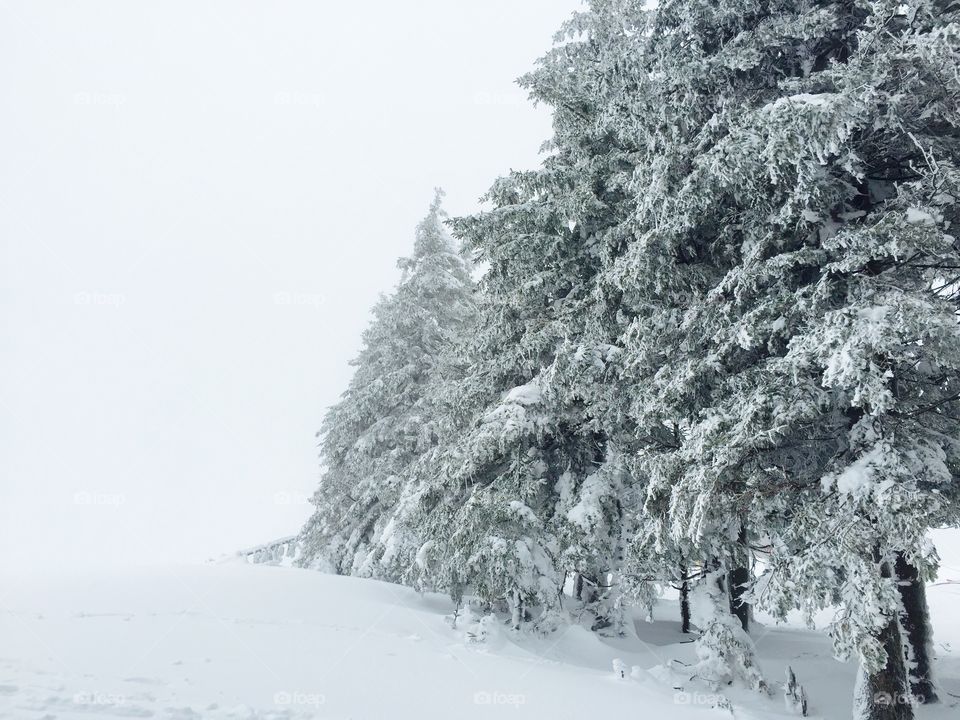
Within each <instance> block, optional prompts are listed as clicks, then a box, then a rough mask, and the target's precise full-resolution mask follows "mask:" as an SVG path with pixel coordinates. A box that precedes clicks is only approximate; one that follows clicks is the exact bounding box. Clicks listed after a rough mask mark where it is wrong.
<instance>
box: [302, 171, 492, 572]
mask: <svg viewBox="0 0 960 720" xmlns="http://www.w3.org/2000/svg"><path fill="white" fill-rule="evenodd" d="M441 199H442V192H441V191H439V190H438V191H437V194H436V197H435V198H434V201H433V203H432V205H431V206H430V212H429V213H428V215H427V216H426V218H424V220H423V221H422V222H421V223H420V224H419V225H418V227H417V230H416V240H415V244H414V251H413V255H412V256H410V257H408V258H403V259H401V260H400V261H399V262H398V265H399V267H400V269H401V270H402V271H403V275H402V279H401V281H400V283H399V285H398V286H397V288H396V289H395V290H394V292H393V293H392V294H390V295H388V296H386V297H383V298H382V299H381V300H380V301H379V302H378V303H377V305H376V306H375V307H374V309H373V319H372V321H371V323H370V325H369V327H368V328H367V330H366V331H365V332H364V335H363V347H362V349H361V351H360V354H359V355H358V356H357V358H356V359H355V360H354V361H353V365H354V366H355V368H356V370H355V372H354V376H353V378H352V380H351V382H350V386H349V388H348V389H347V391H346V393H344V395H343V397H342V399H341V400H340V401H339V402H338V403H337V404H336V405H334V406H333V407H331V408H330V410H329V411H328V412H327V415H326V417H325V418H324V423H323V428H322V441H321V458H322V462H323V473H322V477H321V481H320V486H319V488H318V489H317V492H316V494H315V496H314V498H313V502H314V504H315V505H316V511H315V513H314V515H313V516H312V517H311V518H310V520H309V521H308V522H307V524H306V526H305V527H304V529H303V531H302V534H301V537H302V543H303V555H302V558H301V561H300V562H301V564H302V565H304V566H309V567H316V568H320V569H323V570H326V571H329V572H336V573H343V574H357V575H363V576H370V577H377V578H382V579H388V580H393V581H399V580H401V579H402V578H403V575H404V573H405V572H406V570H407V569H408V568H409V567H410V566H411V565H412V564H413V562H414V560H415V556H416V553H417V550H418V548H419V546H420V541H419V538H417V536H416V535H415V534H414V531H413V527H412V526H413V525H414V522H413V521H412V520H411V519H410V516H411V515H414V514H415V511H416V507H417V506H418V502H419V485H418V482H417V478H416V475H415V469H416V467H417V462H418V460H419V459H420V458H421V457H422V456H424V455H425V454H427V453H429V452H430V451H431V450H432V449H433V448H435V447H436V445H437V443H438V441H439V437H440V435H441V434H443V423H444V422H445V418H446V415H445V414H443V413H437V412H435V403H436V400H435V396H436V395H437V393H438V390H437V388H439V387H442V386H443V385H444V383H445V382H447V380H448V377H449V375H450V374H451V373H453V372H454V371H455V368H453V367H451V364H452V363H453V362H455V361H454V359H453V358H452V357H451V355H450V353H449V351H448V349H449V348H450V347H452V346H454V345H455V344H456V343H457V342H459V340H460V338H461V337H462V335H463V334H464V333H465V332H466V329H467V328H468V327H470V326H471V324H472V322H473V317H474V282H473V280H472V278H471V275H470V266H469V263H468V262H467V261H466V260H465V259H464V258H463V257H462V255H461V254H460V253H459V251H458V249H457V247H456V245H455V243H454V241H453V240H452V239H451V237H450V236H449V234H448V233H447V231H446V229H445V228H444V225H443V222H444V218H445V214H444V212H443V210H442V209H441V205H440V203H441Z"/></svg>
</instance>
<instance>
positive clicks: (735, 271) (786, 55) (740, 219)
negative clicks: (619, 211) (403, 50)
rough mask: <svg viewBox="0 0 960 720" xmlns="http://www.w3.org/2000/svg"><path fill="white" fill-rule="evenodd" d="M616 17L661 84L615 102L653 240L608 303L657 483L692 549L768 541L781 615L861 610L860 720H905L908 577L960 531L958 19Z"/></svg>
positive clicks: (619, 278)
mask: <svg viewBox="0 0 960 720" xmlns="http://www.w3.org/2000/svg"><path fill="white" fill-rule="evenodd" d="M631 7H632V8H633V11H632V12H631V11H630V9H631ZM594 8H595V9H596V11H597V13H598V14H606V15H607V16H610V15H611V14H617V13H621V24H620V27H621V28H622V29H623V31H622V33H621V38H622V39H621V40H620V42H619V43H618V46H617V50H616V52H615V56H616V57H617V58H619V63H620V64H619V67H621V68H625V67H630V66H631V65H633V66H634V67H636V68H639V70H631V71H630V72H629V76H630V77H631V78H632V80H633V85H632V86H629V85H628V84H627V83H624V88H625V91H624V92H623V93H622V94H621V98H620V101H619V103H617V104H615V105H614V104H611V106H610V107H611V111H610V112H611V114H615V115H616V116H618V117H619V118H621V119H620V121H619V124H620V125H621V126H622V127H623V128H624V132H626V133H629V134H630V135H631V136H632V137H634V138H635V142H636V145H637V147H638V151H639V152H641V153H642V161H641V162H638V163H637V172H636V174H635V178H634V188H635V192H636V194H637V197H638V209H637V213H636V218H635V224H636V233H635V238H634V239H632V240H630V241H629V242H628V243H627V244H626V246H625V247H624V248H621V249H618V250H617V252H616V253H615V254H613V257H612V261H611V262H610V263H609V265H608V267H607V268H605V269H604V270H603V271H602V273H601V283H600V287H601V288H606V287H609V288H612V291H615V292H616V293H617V296H618V297H619V298H620V300H621V308H622V312H623V313H624V314H625V315H628V316H630V317H631V320H630V324H629V327H628V328H627V330H626V331H625V332H624V333H623V334H622V337H621V339H620V341H619V342H618V344H620V345H621V346H623V347H624V353H623V354H622V356H621V364H622V366H623V368H624V372H623V377H624V378H625V379H626V380H628V381H630V382H631V383H632V387H631V393H630V394H631V395H632V397H633V398H635V400H636V401H635V402H634V404H633V406H632V407H631V408H630V413H631V416H632V418H633V419H634V427H635V428H636V429H635V431H634V435H635V437H637V438H638V439H641V440H642V438H644V437H646V438H647V439H648V441H647V442H646V443H642V442H641V445H640V447H639V448H638V450H639V453H640V456H641V457H642V458H645V459H646V460H647V463H646V466H647V468H646V469H647V473H648V476H649V481H650V487H651V493H652V494H653V495H655V496H656V495H659V494H666V496H667V497H669V501H670V502H669V516H668V517H669V522H670V523H671V527H672V532H673V533H674V534H675V535H677V536H683V537H686V538H688V539H689V540H691V541H693V542H702V541H704V540H710V541H711V542H713V543H715V542H716V541H717V539H722V538H723V537H724V536H725V537H726V538H727V539H728V540H729V541H730V542H731V543H734V542H735V541H736V538H737V536H738V535H739V534H740V529H741V528H742V527H745V528H746V529H748V530H749V529H751V528H755V529H756V531H757V533H758V534H762V535H764V536H770V537H772V539H773V544H774V547H775V557H774V563H775V568H776V572H775V573H773V574H772V575H771V576H770V577H768V578H767V579H766V581H765V582H766V586H765V587H766V596H765V599H766V602H767V603H768V604H773V605H777V604H778V603H782V607H787V606H791V605H803V606H808V607H813V606H815V607H820V606H823V605H827V604H831V603H833V602H835V601H836V600H838V599H839V600H841V601H842V605H841V608H842V609H841V613H840V615H839V616H838V618H837V622H836V623H835V625H834V628H833V634H834V638H835V641H836V648H837V651H838V653H840V654H845V653H850V652H856V653H858V654H859V655H860V658H861V660H862V662H863V667H864V678H865V679H864V683H863V684H862V686H861V689H872V690H871V691H870V692H862V693H860V694H859V696H858V698H859V699H860V700H863V701H864V705H863V707H861V708H859V710H858V712H861V714H862V716H863V717H871V718H887V717H889V718H894V717H896V718H900V717H907V716H909V715H910V714H911V711H910V705H909V703H907V702H905V701H904V700H905V696H906V694H907V693H908V692H909V690H908V688H907V686H906V679H905V677H903V672H904V669H903V658H902V653H901V648H900V638H899V633H898V625H897V622H896V618H897V615H898V608H899V605H900V600H899V597H898V593H897V590H896V585H895V582H894V578H893V570H892V567H893V565H894V563H895V561H896V558H897V557H898V554H902V555H903V556H904V557H905V558H906V559H907V560H908V562H909V563H910V564H912V565H913V566H914V567H916V568H917V569H918V572H919V574H920V576H921V577H929V575H930V572H931V571H932V567H933V565H934V563H935V556H934V554H933V553H932V551H931V548H929V547H928V545H927V544H926V542H925V539H924V537H925V533H926V530H927V529H928V528H929V527H930V526H931V525H933V524H936V523H938V522H942V521H943V519H944V518H945V517H952V518H953V519H954V522H955V518H956V505H955V498H956V487H955V482H954V481H955V478H956V471H957V468H958V464H957V460H958V454H957V444H956V438H957V437H958V429H960V428H958V425H957V421H956V420H955V418H956V417H957V416H958V415H957V408H956V404H957V398H958V397H960V394H958V391H960V387H958V385H960V383H958V377H960V352H958V351H960V345H958V341H960V337H958V330H957V320H956V315H955V312H956V306H955V302H954V301H955V293H956V282H957V281H956V267H958V266H960V258H958V254H957V249H956V244H955V240H954V238H953V237H952V236H951V235H949V234H948V233H949V230H950V227H951V224H952V223H955V221H956V219H957V218H956V215H957V210H956V198H957V197H958V192H960V188H958V171H957V159H958V139H957V138H958V132H957V125H958V122H960V118H958V114H957V109H956V108H957V106H958V99H960V92H958V78H957V76H956V73H955V72H953V69H954V68H956V66H957V64H958V57H957V53H958V42H957V39H958V29H957V27H958V26H957V8H956V6H951V5H947V4H943V3H934V2H923V1H921V2H912V3H901V2H887V1H882V2H881V1H876V2H875V1H870V0H867V1H865V2H858V3H825V2H824V3H821V2H808V1H804V2H777V3H765V2H757V1H755V0H741V1H739V2H728V1H722V0H701V1H697V0H693V1H688V0H684V1H683V2H680V1H677V2H663V3H660V5H659V8H658V10H657V11H656V12H655V13H653V14H652V15H650V16H648V15H645V14H643V13H641V12H639V11H638V10H637V9H636V7H635V6H634V5H633V4H631V3H623V2H613V1H611V2H596V3H594ZM631 48H632V49H631ZM612 62H614V61H613V60H611V63H612ZM669 430H672V431H673V437H674V438H676V439H678V440H679V441H676V440H674V441H671V440H670V436H669V433H668V432H667V431H669ZM678 468H679V472H678V470H677V469H678ZM665 469H666V470H667V471H666V472H665V471H664V470H665ZM782 580H786V581H787V582H781V581H782ZM774 599H775V600H774ZM771 601H773V602H771ZM884 693H885V694H886V695H884ZM894 696H896V697H894ZM885 697H891V698H893V700H894V702H890V703H883V702H879V701H878V699H879V700H882V699H883V698H885Z"/></svg>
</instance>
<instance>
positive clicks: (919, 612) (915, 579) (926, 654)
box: [894, 553, 939, 704]
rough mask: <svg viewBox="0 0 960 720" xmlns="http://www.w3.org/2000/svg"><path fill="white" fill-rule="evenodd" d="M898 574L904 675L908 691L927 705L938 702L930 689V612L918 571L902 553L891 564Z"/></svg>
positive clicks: (931, 675) (931, 683) (934, 693)
mask: <svg viewBox="0 0 960 720" xmlns="http://www.w3.org/2000/svg"><path fill="white" fill-rule="evenodd" d="M894 571H895V572H896V574H897V586H898V589H899V590H900V600H901V602H902V603H903V612H902V613H901V614H900V625H901V627H903V631H904V635H905V636H906V640H907V646H906V648H904V649H905V651H906V653H905V655H906V660H907V672H908V673H909V676H910V691H911V692H912V693H913V696H914V699H915V700H916V701H917V702H919V703H924V704H930V703H935V702H937V701H938V700H939V698H937V692H936V689H935V688H934V686H933V673H932V668H931V665H932V658H931V657H930V646H931V645H932V644H933V632H932V630H931V628H930V613H929V611H928V610H927V592H926V588H925V587H924V584H923V580H921V579H920V572H919V571H918V570H917V568H916V567H914V566H913V565H911V564H910V563H908V562H907V559H906V558H905V557H904V556H903V554H902V553H897V561H896V564H895V565H894Z"/></svg>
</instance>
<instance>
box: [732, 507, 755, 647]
mask: <svg viewBox="0 0 960 720" xmlns="http://www.w3.org/2000/svg"><path fill="white" fill-rule="evenodd" d="M734 557H735V559H736V560H735V562H736V566H735V567H734V568H733V569H732V570H731V571H730V572H729V578H728V580H727V582H728V584H729V586H730V612H731V613H733V614H734V615H736V616H737V619H738V620H739V621H740V626H741V627H742V628H743V630H744V632H749V630H750V606H749V605H748V604H747V603H745V602H744V601H743V596H744V595H745V594H746V592H747V584H748V583H749V582H750V568H749V552H748V550H747V528H746V527H744V525H743V523H741V524H740V533H739V535H738V536H737V547H736V549H735V551H734Z"/></svg>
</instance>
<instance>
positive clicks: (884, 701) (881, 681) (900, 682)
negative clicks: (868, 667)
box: [855, 552, 914, 720]
mask: <svg viewBox="0 0 960 720" xmlns="http://www.w3.org/2000/svg"><path fill="white" fill-rule="evenodd" d="M876 555H877V556H878V557H879V552H877V553H876ZM880 572H881V573H882V575H883V577H890V576H891V575H892V571H891V568H890V566H889V565H888V564H887V563H886V562H884V563H883V564H882V566H881V570H880ZM877 639H878V640H879V641H880V642H881V644H882V645H883V650H884V652H885V653H886V655H887V663H886V665H884V666H883V667H882V668H881V669H880V670H878V671H877V672H875V673H872V674H871V675H869V676H867V677H866V678H864V679H863V686H862V687H860V688H859V691H860V693H861V696H860V697H859V698H857V702H858V704H860V705H861V707H860V708H857V709H856V710H862V711H865V712H863V714H862V715H856V712H855V716H856V717H857V718H858V720H859V718H861V717H862V718H863V719H864V720H913V717H914V715H913V704H912V702H911V695H910V682H909V680H908V678H907V668H906V664H905V663H904V659H903V642H902V641H901V636H900V624H899V622H897V618H896V616H894V617H891V618H890V619H889V622H887V624H886V626H884V628H883V630H882V631H881V632H880V634H879V635H878V636H877Z"/></svg>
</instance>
